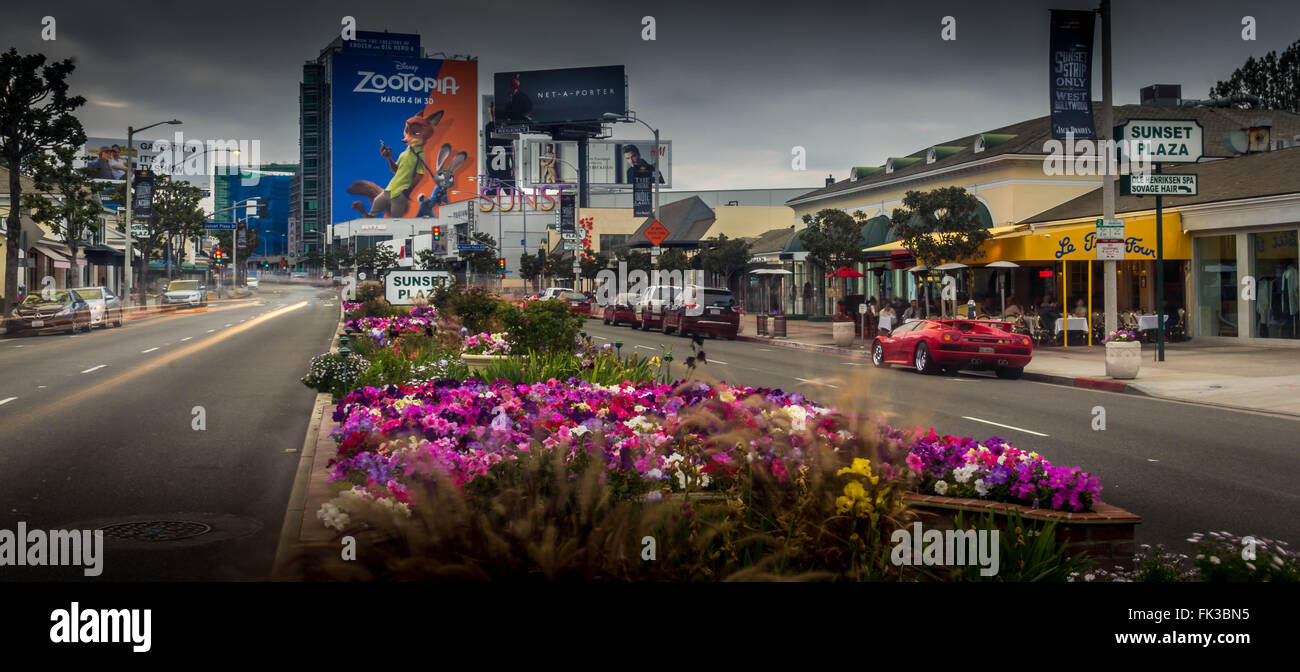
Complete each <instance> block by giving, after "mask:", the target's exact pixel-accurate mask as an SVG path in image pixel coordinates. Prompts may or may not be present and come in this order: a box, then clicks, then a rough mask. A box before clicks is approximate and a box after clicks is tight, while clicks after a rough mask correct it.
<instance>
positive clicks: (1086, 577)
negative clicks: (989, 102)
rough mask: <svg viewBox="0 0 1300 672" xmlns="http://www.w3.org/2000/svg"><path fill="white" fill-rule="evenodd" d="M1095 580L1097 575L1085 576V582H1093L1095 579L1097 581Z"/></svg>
mask: <svg viewBox="0 0 1300 672" xmlns="http://www.w3.org/2000/svg"><path fill="white" fill-rule="evenodd" d="M1095 578H1097V577H1096V576H1095V575H1093V574H1084V575H1083V580H1084V581H1091V580H1093V579H1095Z"/></svg>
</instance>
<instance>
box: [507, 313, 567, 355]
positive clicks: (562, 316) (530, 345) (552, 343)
mask: <svg viewBox="0 0 1300 672" xmlns="http://www.w3.org/2000/svg"><path fill="white" fill-rule="evenodd" d="M503 319H504V322H505V328H506V333H507V334H509V335H510V343H511V347H512V349H513V351H514V352H528V351H536V352H566V353H572V352H573V351H574V350H575V349H576V348H577V347H578V340H577V339H578V332H579V331H580V330H581V329H582V325H583V324H584V323H585V322H586V318H584V317H583V316H582V315H578V314H576V313H574V312H573V309H572V308H570V307H569V304H567V303H565V302H563V301H557V300H550V301H529V302H528V303H525V304H524V306H523V307H522V308H519V307H515V306H509V305H508V306H507V309H506V310H505V314H504V316H503Z"/></svg>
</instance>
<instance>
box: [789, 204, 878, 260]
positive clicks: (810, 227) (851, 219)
mask: <svg viewBox="0 0 1300 672" xmlns="http://www.w3.org/2000/svg"><path fill="white" fill-rule="evenodd" d="M866 219H867V218H866V215H864V214H863V213H862V212H855V213H853V214H852V215H850V214H849V213H847V212H844V211H843V210H838V209H835V208H827V209H825V210H819V211H818V212H817V214H815V215H804V216H803V222H804V224H806V225H807V228H805V229H804V231H803V234H802V239H803V248H804V249H805V250H807V251H808V259H809V260H810V261H812V262H813V264H815V265H816V266H818V267H820V268H824V269H828V270H834V269H837V268H839V267H840V266H850V265H852V264H856V263H861V262H863V261H866V259H867V255H866V253H865V252H863V251H862V226H863V225H864V224H866Z"/></svg>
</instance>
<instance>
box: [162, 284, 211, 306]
mask: <svg viewBox="0 0 1300 672" xmlns="http://www.w3.org/2000/svg"><path fill="white" fill-rule="evenodd" d="M162 305H164V306H170V307H175V308H181V307H200V306H207V305H208V290H207V287H204V286H203V285H202V284H201V283H199V281H198V280H172V281H171V282H169V283H167V289H166V291H164V292H163V294H162Z"/></svg>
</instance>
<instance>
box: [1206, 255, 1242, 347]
mask: <svg viewBox="0 0 1300 672" xmlns="http://www.w3.org/2000/svg"><path fill="white" fill-rule="evenodd" d="M1196 264H1197V269H1196V299H1197V311H1198V312H1197V317H1198V318H1199V319H1197V321H1196V323H1197V324H1198V325H1199V326H1198V327H1197V330H1198V331H1199V332H1200V334H1201V335H1202V336H1236V335H1237V334H1238V329H1237V240H1236V236H1207V237H1204V238H1197V239H1196Z"/></svg>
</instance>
